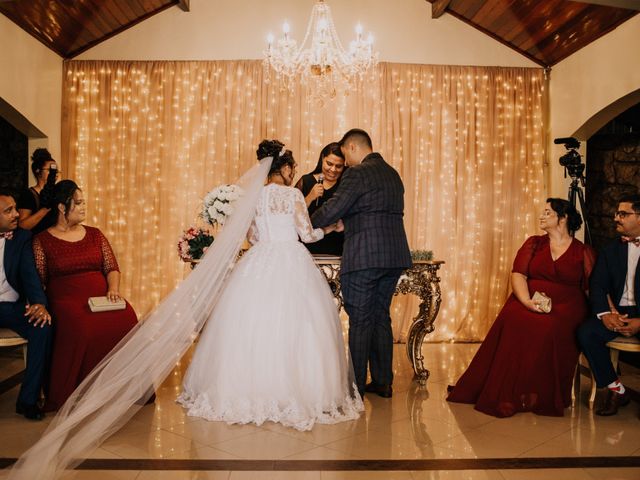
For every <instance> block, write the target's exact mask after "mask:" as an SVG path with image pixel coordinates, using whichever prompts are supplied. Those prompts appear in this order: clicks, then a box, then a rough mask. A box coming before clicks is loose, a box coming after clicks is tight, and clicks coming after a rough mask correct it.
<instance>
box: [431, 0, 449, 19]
mask: <svg viewBox="0 0 640 480" xmlns="http://www.w3.org/2000/svg"><path fill="white" fill-rule="evenodd" d="M427 1H428V0H427ZM450 3H451V0H434V1H432V2H431V18H440V17H441V16H442V15H444V11H445V10H446V9H447V7H448V6H449V4H450Z"/></svg>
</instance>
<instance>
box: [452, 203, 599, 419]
mask: <svg viewBox="0 0 640 480" xmlns="http://www.w3.org/2000/svg"><path fill="white" fill-rule="evenodd" d="M539 222H540V228H541V229H542V230H544V231H545V232H546V234H545V235H535V236H532V237H530V238H528V239H527V240H526V241H525V242H524V244H523V245H522V247H520V250H518V253H517V255H516V258H515V260H514V262H513V271H512V273H511V285H512V288H513V293H512V294H511V296H510V297H509V298H508V300H507V302H506V303H505V305H504V307H503V308H502V310H501V312H500V313H499V315H498V317H497V318H496V320H495V322H494V324H493V326H492V327H491V329H490V330H489V333H488V334H487V337H486V338H485V339H484V341H483V342H482V345H480V348H479V350H478V352H477V353H476V356H475V357H474V358H473V360H472V362H471V364H470V365H469V368H467V371H466V372H465V373H464V374H463V375H462V377H461V378H460V380H458V383H457V384H456V385H455V387H453V389H452V391H451V393H450V394H449V397H448V400H449V401H451V402H460V403H472V404H475V408H476V410H479V411H481V412H484V413H487V414H489V415H493V416H496V417H509V416H511V415H514V414H515V413H517V412H526V411H529V412H533V413H536V414H539V415H551V416H562V415H563V413H564V409H565V408H566V407H568V406H569V405H570V403H571V387H572V379H573V374H574V370H575V366H576V363H577V360H578V345H577V341H576V329H577V328H578V325H580V324H581V323H582V322H583V320H585V318H586V317H587V314H588V307H587V297H586V294H587V288H588V285H589V274H590V273H591V270H592V268H593V265H594V261H595V254H594V252H593V250H592V249H591V247H589V246H587V245H584V244H583V243H582V242H580V241H579V240H576V239H575V238H573V236H572V234H573V233H574V232H575V231H576V230H578V229H579V228H580V225H581V224H582V218H581V217H580V214H579V213H578V212H577V211H576V209H575V207H574V206H572V205H571V204H570V203H569V202H568V201H566V200H564V199H561V198H548V199H547V203H546V205H545V208H544V211H543V212H542V214H541V215H540V220H539ZM536 292H538V293H539V294H542V293H544V294H546V295H547V296H548V297H549V298H550V299H551V305H550V311H549V312H548V313H547V312H545V310H547V309H546V308H544V305H543V302H541V301H536V300H534V299H533V297H534V295H535V293H536ZM538 296H539V295H538Z"/></svg>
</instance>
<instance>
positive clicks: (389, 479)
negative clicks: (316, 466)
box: [320, 471, 413, 480]
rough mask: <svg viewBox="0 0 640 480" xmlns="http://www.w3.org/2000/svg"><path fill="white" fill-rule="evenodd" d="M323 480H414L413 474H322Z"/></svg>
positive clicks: (369, 472) (391, 472) (362, 472)
mask: <svg viewBox="0 0 640 480" xmlns="http://www.w3.org/2000/svg"><path fill="white" fill-rule="evenodd" d="M320 479H321V480H413V477H412V476H411V472H393V471H388V472H387V471H385V472H372V471H359V472H321V474H320Z"/></svg>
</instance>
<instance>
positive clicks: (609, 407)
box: [596, 388, 631, 417]
mask: <svg viewBox="0 0 640 480" xmlns="http://www.w3.org/2000/svg"><path fill="white" fill-rule="evenodd" d="M630 401H631V395H630V394H629V392H628V391H627V390H625V391H624V393H623V394H620V393H618V392H614V391H613V390H611V389H609V388H607V397H606V399H605V401H604V405H603V406H602V407H601V408H599V409H598V410H596V415H600V416H601V417H609V416H611V415H615V414H616V413H618V408H620V407H626V406H627V405H629V402H630Z"/></svg>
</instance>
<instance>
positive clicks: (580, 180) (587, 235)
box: [569, 175, 592, 245]
mask: <svg viewBox="0 0 640 480" xmlns="http://www.w3.org/2000/svg"><path fill="white" fill-rule="evenodd" d="M580 184H582V185H584V177H583V176H582V175H580V176H577V175H571V185H569V203H570V204H571V205H573V207H574V208H575V206H576V198H577V199H578V202H579V203H580V213H582V220H583V222H584V239H585V241H586V242H585V243H588V244H589V245H592V242H591V230H590V229H589V222H587V211H586V210H585V206H584V194H583V193H582V188H581V187H580Z"/></svg>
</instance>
